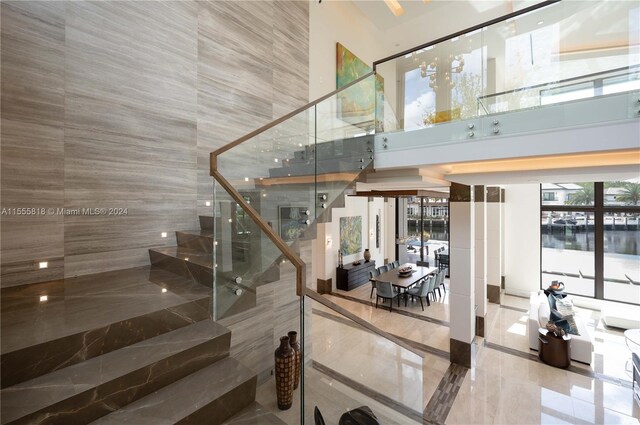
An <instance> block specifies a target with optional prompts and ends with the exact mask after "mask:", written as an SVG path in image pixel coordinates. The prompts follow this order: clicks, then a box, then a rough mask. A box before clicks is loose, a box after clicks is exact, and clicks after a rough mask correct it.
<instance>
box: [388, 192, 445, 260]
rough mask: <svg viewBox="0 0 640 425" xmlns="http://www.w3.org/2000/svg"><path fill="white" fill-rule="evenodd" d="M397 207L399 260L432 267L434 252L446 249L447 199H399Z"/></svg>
mask: <svg viewBox="0 0 640 425" xmlns="http://www.w3.org/2000/svg"><path fill="white" fill-rule="evenodd" d="M396 205H397V207H398V210H397V213H398V223H397V245H396V248H397V258H398V260H399V261H400V262H401V263H418V262H425V263H429V264H430V265H433V264H435V256H434V253H435V251H436V250H438V249H441V248H444V249H445V250H446V249H448V246H449V202H448V199H446V198H429V197H426V196H407V197H399V198H398V202H397V204H396Z"/></svg>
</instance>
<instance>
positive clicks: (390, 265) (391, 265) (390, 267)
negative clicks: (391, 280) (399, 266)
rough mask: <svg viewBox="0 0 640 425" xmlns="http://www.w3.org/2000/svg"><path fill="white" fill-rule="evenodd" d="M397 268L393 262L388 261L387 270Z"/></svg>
mask: <svg viewBox="0 0 640 425" xmlns="http://www.w3.org/2000/svg"><path fill="white" fill-rule="evenodd" d="M393 269H395V266H394V265H393V263H387V270H393Z"/></svg>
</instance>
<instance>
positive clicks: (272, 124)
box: [211, 71, 375, 175]
mask: <svg viewBox="0 0 640 425" xmlns="http://www.w3.org/2000/svg"><path fill="white" fill-rule="evenodd" d="M374 74H375V71H371V72H370V73H368V74H365V75H363V76H362V77H360V78H358V79H356V80H353V81H352V82H350V83H349V84H347V85H344V86H342V87H340V88H339V89H335V90H334V91H332V92H331V93H329V94H325V95H324V96H322V97H319V98H318V99H316V100H314V101H313V102H309V103H307V104H306V105H304V106H301V107H299V108H298V109H296V110H295V111H293V112H289V113H288V114H286V115H283V116H281V117H280V118H278V119H277V120H275V121H271V122H270V123H269V124H266V125H263V126H262V127H260V128H258V129H257V130H254V131H252V132H251V133H249V134H245V135H244V136H242V137H241V138H239V139H237V140H234V141H233V142H231V143H229V144H226V145H224V146H223V147H221V148H218V149H217V150H216V151H214V152H212V153H211V156H212V157H213V156H218V155H220V154H221V153H223V152H226V151H228V150H229V149H232V148H234V147H236V146H238V145H239V144H241V143H242V142H245V141H247V140H249V139H252V138H254V137H256V136H257V135H258V134H260V133H264V132H265V131H267V130H269V129H270V128H273V127H275V126H276V125H278V124H280V123H281V122H283V121H286V120H288V119H289V118H291V117H295V116H296V115H298V114H299V113H300V112H303V111H306V110H307V109H309V108H311V107H312V106H315V105H317V104H318V103H320V102H322V101H323V100H326V99H328V98H330V97H331V96H333V95H335V94H337V93H339V92H341V91H343V90H346V89H348V88H349V87H351V86H354V85H356V84H358V83H359V82H361V81H363V80H365V79H367V78H369V77H371V76H372V75H374ZM212 167H213V163H212ZM212 170H213V168H212ZM211 175H213V174H211Z"/></svg>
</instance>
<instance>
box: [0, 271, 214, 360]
mask: <svg viewBox="0 0 640 425" xmlns="http://www.w3.org/2000/svg"><path fill="white" fill-rule="evenodd" d="M163 289H166V290H167V291H166V292H162V290H163ZM44 295H46V296H47V300H46V301H45V302H42V301H40V297H42V296H44ZM210 296H211V290H210V289H207V288H204V287H203V286H202V285H199V284H197V283H194V282H193V281H192V280H191V279H188V278H185V277H182V276H178V275H175V274H173V273H170V272H168V271H165V270H161V269H156V268H153V267H150V266H144V267H136V268H132V269H126V270H116V271H112V272H104V273H97V274H92V275H85V276H79V277H74V278H66V279H61V280H56V281H50V282H44V283H37V284H31V285H23V286H20V287H11V288H5V289H3V290H2V297H1V298H0V299H1V302H2V313H1V314H2V318H1V326H2V354H3V355H4V354H5V353H10V352H13V351H17V350H20V349H23V348H27V347H32V346H35V345H38V344H41V343H45V342H50V341H54V340H56V339H59V338H63V337H66V336H69V335H75V334H80V333H83V332H88V331H91V330H94V329H99V328H102V327H104V326H109V325H111V324H113V323H117V322H120V321H124V320H128V319H131V318H134V317H139V316H143V315H145V314H149V313H153V312H155V311H158V310H162V309H168V308H172V307H175V306H178V305H182V304H185V303H188V302H190V301H195V300H201V299H203V298H206V297H210Z"/></svg>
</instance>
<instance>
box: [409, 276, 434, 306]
mask: <svg viewBox="0 0 640 425" xmlns="http://www.w3.org/2000/svg"><path fill="white" fill-rule="evenodd" d="M434 279H435V277H434V276H429V277H427V278H426V279H423V280H422V281H420V283H419V284H418V286H416V287H414V288H410V289H409V290H407V298H409V297H408V296H409V295H410V296H411V299H412V300H413V297H418V299H419V300H420V306H421V307H422V311H424V303H423V302H422V297H424V298H425V299H426V300H427V305H428V306H430V305H431V303H430V302H429V288H430V287H431V286H432V285H433V281H434ZM407 298H405V300H404V305H405V307H406V305H407Z"/></svg>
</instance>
